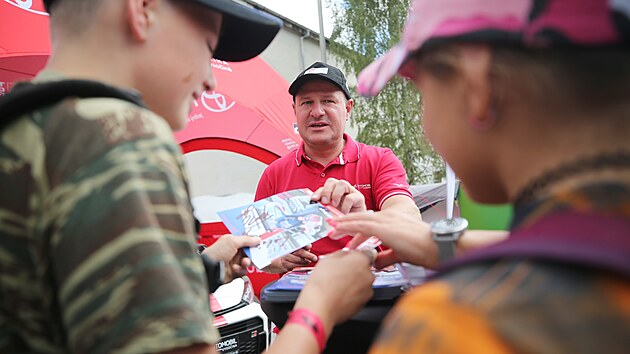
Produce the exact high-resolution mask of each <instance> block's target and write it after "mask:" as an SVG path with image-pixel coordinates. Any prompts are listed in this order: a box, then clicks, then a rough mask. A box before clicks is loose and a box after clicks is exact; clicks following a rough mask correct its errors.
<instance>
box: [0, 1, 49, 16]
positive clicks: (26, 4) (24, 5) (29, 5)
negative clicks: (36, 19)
mask: <svg viewBox="0 0 630 354" xmlns="http://www.w3.org/2000/svg"><path fill="white" fill-rule="evenodd" d="M4 1H5V2H8V3H9V4H11V5H13V6H16V7H17V8H20V9H22V10H26V11H28V12H30V13H34V14H37V15H42V16H48V13H46V9H45V8H44V5H43V3H41V2H40V5H39V6H35V7H38V8H39V9H34V8H33V0H4Z"/></svg>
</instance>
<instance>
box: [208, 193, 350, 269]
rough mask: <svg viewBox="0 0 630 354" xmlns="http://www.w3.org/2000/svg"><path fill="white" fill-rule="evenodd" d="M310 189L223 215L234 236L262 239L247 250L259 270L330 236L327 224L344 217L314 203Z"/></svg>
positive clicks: (337, 212) (338, 212)
mask: <svg viewBox="0 0 630 354" xmlns="http://www.w3.org/2000/svg"><path fill="white" fill-rule="evenodd" d="M312 194H313V192H311V191H310V190H309V189H294V190H290V191H287V192H282V193H278V194H276V195H273V196H271V197H268V198H265V199H261V200H259V201H257V202H254V203H252V204H248V205H244V206H242V207H239V208H234V209H229V210H224V211H220V212H218V213H217V214H218V215H219V217H220V218H221V221H223V223H224V224H225V226H226V227H227V228H228V230H230V232H231V233H232V234H234V235H242V236H245V235H247V236H260V238H261V239H262V241H261V242H260V244H259V245H258V246H256V247H249V248H247V249H245V253H247V255H248V257H250V258H251V260H252V262H253V263H254V265H255V266H256V267H257V268H258V269H262V268H264V267H266V266H268V265H269V264H271V261H272V260H273V259H275V258H278V257H282V256H284V255H287V254H289V253H291V252H293V251H295V250H298V249H300V248H302V247H304V246H306V245H308V244H310V243H313V242H315V241H317V240H319V239H321V238H324V237H326V236H327V235H328V233H329V232H330V231H332V230H333V228H332V226H330V225H329V224H328V222H327V221H326V220H327V219H330V218H332V217H334V216H340V215H343V214H342V213H341V212H340V211H339V210H337V209H335V208H334V207H331V206H329V205H323V204H321V203H317V202H311V195H312Z"/></svg>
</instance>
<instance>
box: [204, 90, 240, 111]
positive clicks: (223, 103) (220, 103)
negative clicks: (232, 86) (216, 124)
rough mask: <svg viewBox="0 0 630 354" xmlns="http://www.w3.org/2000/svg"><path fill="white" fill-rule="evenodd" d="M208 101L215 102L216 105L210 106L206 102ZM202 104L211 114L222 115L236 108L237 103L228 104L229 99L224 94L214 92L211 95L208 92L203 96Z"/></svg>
mask: <svg viewBox="0 0 630 354" xmlns="http://www.w3.org/2000/svg"><path fill="white" fill-rule="evenodd" d="M206 99H208V100H212V101H211V103H212V102H214V104H213V105H210V104H208V102H206ZM201 104H202V105H203V106H204V107H206V109H207V110H209V111H210V112H214V113H221V112H225V111H227V110H229V109H230V108H232V107H234V105H235V104H236V102H232V103H230V104H228V103H227V99H226V98H225V96H223V95H222V94H220V93H218V92H215V91H212V92H210V93H208V92H207V91H206V92H204V93H203V94H202V95H201Z"/></svg>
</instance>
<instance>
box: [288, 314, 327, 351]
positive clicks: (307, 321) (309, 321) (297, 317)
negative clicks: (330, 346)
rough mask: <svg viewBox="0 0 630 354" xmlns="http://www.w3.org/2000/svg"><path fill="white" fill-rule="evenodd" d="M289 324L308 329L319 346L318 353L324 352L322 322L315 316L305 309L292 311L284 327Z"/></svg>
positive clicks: (324, 340)
mask: <svg viewBox="0 0 630 354" xmlns="http://www.w3.org/2000/svg"><path fill="white" fill-rule="evenodd" d="M289 323H295V324H299V325H302V326H304V327H306V328H308V329H310V330H311V333H313V335H314V336H315V340H316V341H317V345H318V346H319V352H320V353H321V352H322V351H324V348H325V347H326V331H325V330H324V324H323V323H322V320H321V319H320V318H319V316H318V315H317V314H315V313H314V312H312V311H310V310H307V309H297V310H293V311H291V312H290V313H289V319H288V320H287V323H286V324H285V325H287V324H289Z"/></svg>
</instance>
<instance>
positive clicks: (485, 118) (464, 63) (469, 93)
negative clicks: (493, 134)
mask: <svg viewBox="0 0 630 354" xmlns="http://www.w3.org/2000/svg"><path fill="white" fill-rule="evenodd" d="M461 53H462V55H461V61H460V63H461V67H460V69H461V73H462V75H463V78H464V80H465V81H464V82H465V84H466V88H467V90H466V96H465V99H466V101H467V102H466V103H467V107H468V112H467V113H468V123H469V125H470V126H471V127H472V128H473V129H474V130H476V131H485V130H488V129H490V128H492V127H493V126H494V123H495V122H496V115H495V112H494V110H493V107H492V104H493V102H492V85H491V83H490V76H489V73H490V63H491V60H492V52H491V50H490V48H489V47H488V46H485V45H465V46H462V51H461Z"/></svg>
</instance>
